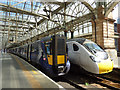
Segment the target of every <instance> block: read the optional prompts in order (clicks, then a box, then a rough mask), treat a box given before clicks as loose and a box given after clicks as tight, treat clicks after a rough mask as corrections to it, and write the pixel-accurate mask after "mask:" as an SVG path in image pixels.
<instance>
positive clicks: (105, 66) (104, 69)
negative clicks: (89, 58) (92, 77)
mask: <svg viewBox="0 0 120 90" xmlns="http://www.w3.org/2000/svg"><path fill="white" fill-rule="evenodd" d="M98 68H99V74H104V73H108V72H111V71H112V70H113V61H111V60H107V61H103V62H101V63H98Z"/></svg>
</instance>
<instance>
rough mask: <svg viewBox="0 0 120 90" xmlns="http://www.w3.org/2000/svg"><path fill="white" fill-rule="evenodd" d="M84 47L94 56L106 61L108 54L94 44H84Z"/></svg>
mask: <svg viewBox="0 0 120 90" xmlns="http://www.w3.org/2000/svg"><path fill="white" fill-rule="evenodd" d="M84 46H85V47H86V48H87V49H88V50H89V51H91V52H92V53H93V54H94V55H96V56H98V57H100V58H102V59H107V58H108V54H107V53H106V52H105V51H104V50H103V49H102V48H101V47H100V46H98V45H97V44H95V43H84Z"/></svg>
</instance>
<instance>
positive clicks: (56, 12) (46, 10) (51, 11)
mask: <svg viewBox="0 0 120 90" xmlns="http://www.w3.org/2000/svg"><path fill="white" fill-rule="evenodd" d="M45 11H46V12H51V13H52V14H60V15H65V16H70V17H74V18H77V17H76V16H72V15H68V14H65V13H59V12H53V11H51V10H45Z"/></svg>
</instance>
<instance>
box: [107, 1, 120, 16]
mask: <svg viewBox="0 0 120 90" xmlns="http://www.w3.org/2000/svg"><path fill="white" fill-rule="evenodd" d="M119 2H120V0H115V1H114V2H113V3H112V4H110V5H109V6H108V9H107V12H106V13H105V17H107V16H108V15H109V13H110V12H111V11H112V10H113V8H114V7H115V6H116V5H117V4H118V3H119Z"/></svg>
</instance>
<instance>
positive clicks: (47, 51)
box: [45, 42, 51, 55]
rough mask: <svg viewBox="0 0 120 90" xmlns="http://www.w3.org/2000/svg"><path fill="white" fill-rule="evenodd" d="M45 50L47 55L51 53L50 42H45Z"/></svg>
mask: <svg viewBox="0 0 120 90" xmlns="http://www.w3.org/2000/svg"><path fill="white" fill-rule="evenodd" d="M45 51H46V54H47V55H51V43H50V42H49V43H46V44H45Z"/></svg>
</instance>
